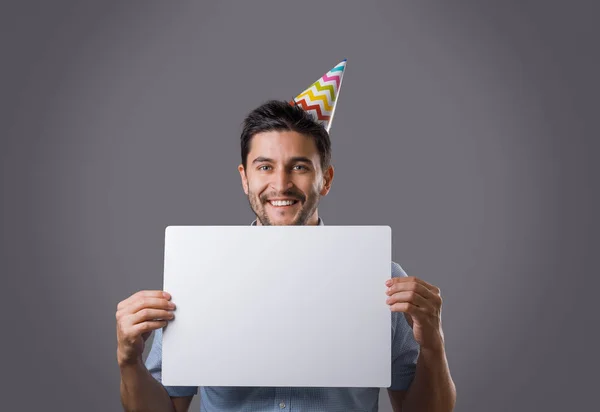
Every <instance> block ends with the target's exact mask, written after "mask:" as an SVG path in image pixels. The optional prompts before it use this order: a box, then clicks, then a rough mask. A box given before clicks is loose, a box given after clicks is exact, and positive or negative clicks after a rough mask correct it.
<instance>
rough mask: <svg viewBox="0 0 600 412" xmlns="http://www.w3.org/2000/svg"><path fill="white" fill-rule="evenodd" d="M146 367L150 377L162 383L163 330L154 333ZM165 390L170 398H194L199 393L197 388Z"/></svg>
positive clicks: (169, 387)
mask: <svg viewBox="0 0 600 412" xmlns="http://www.w3.org/2000/svg"><path fill="white" fill-rule="evenodd" d="M145 365H146V368H147V369H148V371H149V372H150V375H152V377H153V378H154V379H156V380H157V381H159V382H161V383H162V381H161V378H162V329H156V330H155V331H154V340H153V341H152V347H151V349H150V352H149V353H148V358H146V361H145ZM163 386H164V385H163ZM164 388H165V389H166V390H167V393H168V394H169V396H192V395H196V394H197V393H198V387H197V386H164Z"/></svg>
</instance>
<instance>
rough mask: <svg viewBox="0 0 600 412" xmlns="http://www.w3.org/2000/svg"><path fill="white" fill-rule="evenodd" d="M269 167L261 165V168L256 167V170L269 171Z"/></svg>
mask: <svg viewBox="0 0 600 412" xmlns="http://www.w3.org/2000/svg"><path fill="white" fill-rule="evenodd" d="M270 167H271V166H268V165H262V166H258V170H267V169H269V168H270Z"/></svg>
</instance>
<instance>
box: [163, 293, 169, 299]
mask: <svg viewBox="0 0 600 412" xmlns="http://www.w3.org/2000/svg"><path fill="white" fill-rule="evenodd" d="M163 296H164V297H165V298H167V299H168V298H170V297H171V295H169V294H168V293H167V292H163Z"/></svg>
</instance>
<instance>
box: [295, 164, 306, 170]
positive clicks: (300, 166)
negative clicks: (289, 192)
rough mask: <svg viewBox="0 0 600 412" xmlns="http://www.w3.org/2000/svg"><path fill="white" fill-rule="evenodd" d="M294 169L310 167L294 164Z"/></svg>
mask: <svg viewBox="0 0 600 412" xmlns="http://www.w3.org/2000/svg"><path fill="white" fill-rule="evenodd" d="M294 169H296V170H308V167H306V166H304V165H296V166H294Z"/></svg>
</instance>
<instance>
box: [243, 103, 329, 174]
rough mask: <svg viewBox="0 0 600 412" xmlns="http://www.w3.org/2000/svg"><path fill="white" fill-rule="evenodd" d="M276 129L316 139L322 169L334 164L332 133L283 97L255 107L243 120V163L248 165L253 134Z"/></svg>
mask: <svg viewBox="0 0 600 412" xmlns="http://www.w3.org/2000/svg"><path fill="white" fill-rule="evenodd" d="M276 130H288V131H294V132H297V133H300V134H303V135H305V136H310V137H312V138H313V139H314V142H315V145H316V146H317V150H318V151H319V156H320V158H321V168H322V169H323V171H325V170H327V168H328V167H329V165H330V163H331V140H329V133H327V130H325V127H323V125H322V124H320V123H318V122H317V121H316V120H315V119H314V118H313V117H312V115H311V114H310V113H307V112H306V111H304V109H302V108H301V107H300V106H298V105H296V104H294V105H292V104H290V102H287V101H283V100H269V101H267V102H265V103H263V104H262V105H260V106H259V107H257V108H256V109H254V110H252V111H251V112H250V113H249V114H248V115H247V116H246V118H245V119H244V122H243V130H242V135H241V137H240V144H241V149H242V164H243V165H244V168H245V167H246V161H247V160H248V153H249V152H250V143H251V141H252V138H253V137H254V135H256V134H258V133H262V132H270V131H276Z"/></svg>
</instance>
